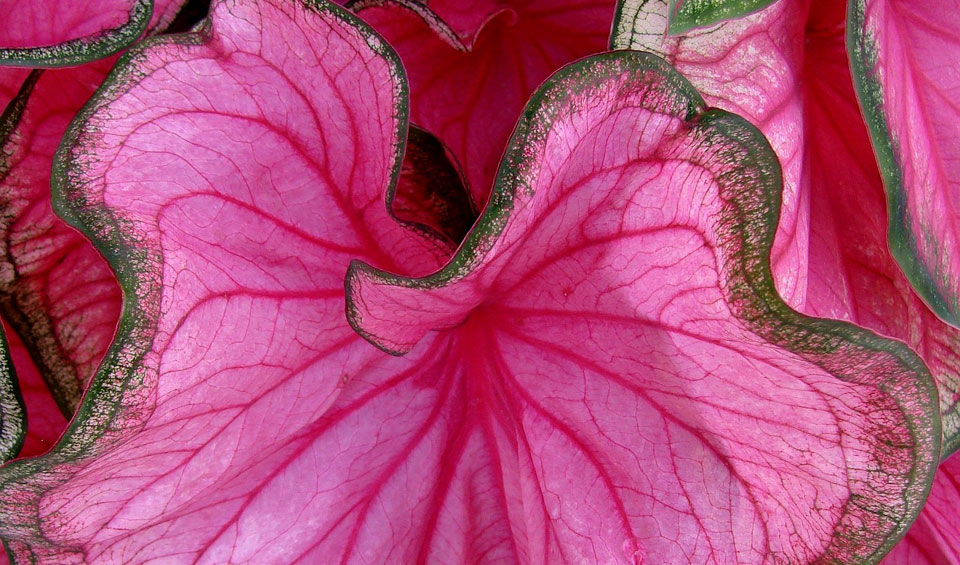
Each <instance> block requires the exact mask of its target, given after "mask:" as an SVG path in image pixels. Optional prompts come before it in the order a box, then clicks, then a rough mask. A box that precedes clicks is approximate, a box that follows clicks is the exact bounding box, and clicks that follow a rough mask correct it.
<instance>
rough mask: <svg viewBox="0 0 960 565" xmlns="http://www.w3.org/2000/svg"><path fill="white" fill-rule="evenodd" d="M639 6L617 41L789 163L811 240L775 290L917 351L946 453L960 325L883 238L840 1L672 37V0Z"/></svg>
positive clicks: (780, 271)
mask: <svg viewBox="0 0 960 565" xmlns="http://www.w3.org/2000/svg"><path fill="white" fill-rule="evenodd" d="M642 8H643V9H641V10H639V11H632V12H631V11H628V10H629V9H630V5H629V4H628V3H624V4H623V8H622V10H621V13H620V15H619V17H618V22H619V23H618V27H617V31H616V33H615V35H614V43H615V44H619V45H620V46H622V47H634V48H647V49H652V50H656V51H659V52H661V53H663V54H664V55H665V56H667V57H668V58H670V59H671V60H672V61H673V62H674V63H675V64H676V66H677V68H678V69H679V70H680V71H681V72H682V73H684V75H685V76H686V77H687V78H689V79H690V80H691V82H692V83H693V84H694V85H696V86H697V87H698V88H700V89H701V90H703V91H704V92H706V93H708V94H707V95H706V97H707V99H708V101H709V102H710V103H711V104H714V105H717V106H719V107H721V108H725V109H729V110H733V111H737V112H740V113H742V115H744V117H746V118H747V119H749V120H751V121H752V122H753V123H755V124H757V125H758V127H759V128H760V129H761V131H763V133H764V134H765V135H766V136H767V138H768V139H769V140H770V142H771V145H772V146H773V148H774V150H775V151H776V152H777V155H778V156H779V158H780V161H781V163H783V166H784V169H785V172H784V208H783V210H782V211H781V221H783V220H784V219H785V220H786V222H787V223H786V224H784V223H781V225H780V226H779V227H778V234H777V238H778V240H780V239H781V237H782V238H783V239H784V240H786V239H787V238H788V237H790V236H792V237H794V238H795V241H799V242H802V245H796V246H795V249H797V250H798V252H797V256H798V258H797V259H795V260H792V261H783V260H778V255H777V251H776V250H777V247H776V245H775V246H774V254H773V261H774V263H773V267H774V268H773V273H774V278H775V281H776V285H777V289H778V291H780V293H781V294H782V295H783V296H784V297H785V299H786V301H787V302H788V303H789V304H791V305H792V306H793V307H795V308H797V309H800V310H801V311H804V312H807V313H809V314H812V315H817V316H824V317H831V318H839V319H844V320H848V321H851V322H854V323H857V324H860V325H863V326H866V327H868V328H870V329H873V330H875V331H878V332H880V333H882V334H884V335H888V336H890V337H895V338H897V339H901V340H903V341H905V342H906V343H907V344H908V345H910V346H911V347H912V348H913V349H914V350H915V351H917V352H918V353H919V354H920V355H921V357H923V359H924V360H925V362H926V363H927V364H928V366H929V367H930V370H931V372H932V373H933V375H934V378H935V379H936V381H937V386H938V389H939V392H940V403H941V417H942V420H943V433H944V443H943V449H944V452H943V456H944V457H946V456H947V455H949V454H950V453H953V452H954V451H955V450H956V449H957V448H958V447H960V412H958V407H960V332H958V331H957V330H956V328H953V327H951V326H950V325H948V324H945V323H943V322H942V321H940V320H939V319H938V318H937V317H936V316H935V315H934V314H933V312H931V311H930V309H929V308H927V307H926V305H925V304H924V303H923V301H922V300H921V299H920V297H919V296H917V294H916V293H915V292H914V291H913V289H912V287H911V285H910V283H909V281H908V280H907V279H906V278H905V277H904V276H903V274H902V273H901V272H900V270H899V268H898V267H897V264H896V262H895V261H894V258H893V257H892V255H891V254H890V251H889V249H888V247H887V245H886V229H887V227H886V209H885V202H884V197H883V186H882V181H881V178H880V172H879V170H878V168H877V164H876V161H875V160H874V158H873V155H872V152H871V149H870V142H869V138H868V137H867V132H866V127H865V126H864V124H863V119H862V117H861V116H860V114H859V110H858V108H857V102H856V98H855V95H854V91H853V86H852V79H851V77H850V71H849V70H848V68H847V63H846V60H845V59H844V56H843V51H844V31H843V30H844V7H843V5H842V4H839V3H814V4H813V5H812V7H808V4H807V3H806V2H803V1H797V0H782V1H781V2H778V3H777V4H775V5H774V6H771V7H770V8H769V9H767V10H764V11H763V12H761V13H758V14H755V15H753V16H749V17H747V18H745V19H743V20H738V21H732V22H726V23H724V24H721V25H720V26H718V27H716V28H714V29H711V30H705V31H702V32H694V33H691V34H689V35H687V36H684V37H682V38H676V39H674V38H664V29H665V26H666V14H667V5H666V2H665V1H661V2H653V1H651V2H647V3H646V4H645V5H644V6H643V7H642ZM783 61H786V63H784V62H783ZM758 101H759V103H758ZM791 201H793V202H796V203H797V204H796V205H794V206H792V207H791V205H790V202H791ZM791 224H792V226H791ZM788 230H789V232H790V233H789V235H788V234H787V233H784V232H785V231H788ZM805 232H806V233H805ZM798 268H799V270H795V269H798Z"/></svg>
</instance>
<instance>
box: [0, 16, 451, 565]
mask: <svg viewBox="0 0 960 565" xmlns="http://www.w3.org/2000/svg"><path fill="white" fill-rule="evenodd" d="M151 1H152V0H151ZM296 1H297V2H298V3H299V4H301V5H302V6H304V7H305V8H307V9H308V10H312V11H313V12H316V13H318V14H320V15H329V16H330V17H333V18H336V19H337V20H339V21H340V22H343V23H344V24H345V25H347V26H351V27H353V28H355V29H357V30H358V32H359V34H360V35H361V36H362V37H364V38H365V39H366V42H367V45H368V46H369V47H370V49H371V50H372V51H373V52H374V53H376V54H378V55H379V56H381V57H382V58H383V59H384V60H385V61H386V62H387V65H388V66H389V68H390V69H391V74H392V75H393V78H394V80H393V87H394V89H395V97H396V100H397V106H396V107H395V108H394V111H395V113H396V114H395V119H396V121H397V129H396V132H395V136H396V141H395V143H394V166H393V169H392V171H391V173H390V179H389V190H388V196H389V198H388V199H387V200H386V201H385V205H386V202H388V201H392V196H393V192H394V191H395V190H396V185H397V181H398V178H399V175H400V169H401V166H402V162H403V155H404V152H405V149H406V138H407V128H408V117H409V114H408V107H409V104H408V101H409V91H408V87H407V79H406V74H405V71H404V69H403V65H402V63H401V61H400V57H399V55H397V53H396V52H395V51H394V50H393V48H392V47H390V45H389V44H388V43H387V42H386V41H385V40H384V39H382V38H381V37H380V36H379V35H378V34H377V33H376V32H375V31H374V30H373V29H372V28H371V27H370V26H368V25H367V24H366V23H365V22H363V21H362V20H361V19H359V18H358V17H357V16H355V15H354V14H352V13H350V12H349V11H347V10H345V9H344V8H342V7H340V6H338V5H336V4H334V3H333V2H330V1H327V0H296ZM212 18H213V8H212V7H211V10H210V13H209V14H208V15H207V17H206V18H205V19H204V20H203V21H202V22H201V23H200V24H199V25H198V26H197V27H196V28H195V29H194V30H192V31H190V32H187V33H182V34H175V35H164V36H155V37H150V38H147V39H144V40H142V41H140V42H138V43H136V44H134V45H133V46H132V47H131V48H130V49H129V50H127V51H126V52H125V53H124V54H123V55H121V57H120V58H119V59H118V61H117V63H116V64H115V65H114V67H113V69H112V70H111V71H110V74H109V75H108V76H107V77H106V78H105V79H104V81H103V83H102V84H101V85H100V87H99V88H98V89H97V91H96V92H95V93H94V94H93V95H92V96H91V98H90V100H88V101H87V103H86V104H85V105H84V106H83V108H82V109H81V110H80V111H79V112H78V113H77V114H76V116H74V118H73V120H72V121H71V122H70V125H69V127H68V128H67V131H66V133H65V134H64V136H63V139H62V140H61V142H60V145H59V147H58V149H57V152H56V154H55V155H54V160H53V171H52V177H51V189H52V205H53V209H54V212H56V213H57V215H59V216H60V217H61V218H62V219H63V220H64V221H65V222H67V223H68V224H70V225H71V226H73V227H74V228H76V229H78V230H79V231H80V232H81V233H82V234H83V235H84V236H86V237H87V238H88V239H89V240H90V241H91V242H92V243H93V245H94V247H96V248H97V250H99V251H100V253H101V254H102V255H103V256H104V258H105V259H106V260H107V262H108V264H109V265H110V267H111V269H113V271H114V273H115V274H116V276H117V280H118V282H119V284H120V288H121V290H122V292H123V306H122V310H121V314H120V320H119V322H118V326H117V332H116V335H115V337H114V341H113V343H112V344H111V346H110V348H109V349H108V350H107V353H106V355H105V356H104V359H103V361H102V362H101V364H100V368H99V369H98V370H97V372H96V374H95V375H94V376H93V378H92V379H91V381H90V384H89V387H88V389H87V391H86V393H85V395H84V397H83V401H82V402H81V404H80V406H79V407H78V409H77V413H76V415H75V417H74V418H73V420H71V421H70V423H69V425H68V426H67V428H66V430H65V431H64V433H63V435H62V437H61V439H60V440H59V441H58V442H57V443H56V444H55V445H54V446H53V448H51V450H50V451H49V452H47V453H46V454H45V455H42V456H40V457H34V458H29V459H22V460H16V461H12V462H11V463H10V464H9V465H7V466H5V467H3V468H2V469H0V493H2V492H3V491H4V489H5V488H6V487H7V486H8V485H10V484H16V483H23V482H26V481H29V480H30V479H31V478H32V477H33V476H35V475H41V476H42V475H44V474H46V473H47V471H48V470H49V469H52V468H54V467H56V466H57V465H59V464H63V463H76V462H78V461H82V460H84V459H88V458H92V457H95V456H96V455H97V454H99V453H101V452H103V451H104V450H106V449H109V448H110V447H112V446H114V445H115V444H116V443H117V442H118V441H120V440H122V438H123V436H124V435H125V434H126V433H128V432H130V431H133V430H136V429H138V428H140V427H141V426H142V422H143V421H145V419H146V418H147V417H149V412H146V413H144V412H143V411H142V406H141V404H142V402H143V398H142V391H141V390H140V389H141V388H142V387H143V385H144V381H145V380H147V379H149V378H150V375H149V374H148V373H147V372H146V371H145V370H144V368H143V367H142V366H141V360H142V359H143V358H144V357H145V356H146V355H148V354H149V353H150V347H151V345H152V342H153V337H154V335H155V332H156V321H157V314H156V311H157V309H158V306H159V304H160V290H161V286H162V285H161V282H160V281H161V278H162V273H161V272H160V271H159V268H160V267H159V266H160V265H162V258H161V257H160V254H159V252H158V251H156V250H153V249H151V248H150V246H149V245H148V244H146V243H145V242H144V241H143V238H142V237H141V236H140V235H139V234H138V233H137V231H136V230H135V229H134V227H133V226H132V225H131V224H130V222H128V221H126V220H125V219H124V218H122V217H118V216H117V215H116V214H115V213H114V212H113V211H112V210H110V209H109V208H106V207H104V206H98V205H90V204H88V203H87V202H86V201H85V200H84V199H83V195H82V193H80V192H79V186H80V184H79V183H78V182H77V179H82V177H83V174H82V169H83V167H82V164H81V163H79V162H78V161H77V160H76V159H75V156H74V155H73V154H72V151H73V149H74V148H75V146H79V141H80V139H81V137H83V136H84V135H93V136H96V135H98V134H99V132H97V131H95V130H93V129H90V130H87V129H86V126H87V122H88V120H89V119H90V118H91V117H92V116H93V115H94V114H95V113H96V112H97V111H98V110H99V109H100V108H101V107H103V106H105V105H107V104H109V103H110V102H111V101H112V100H114V99H115V98H117V97H119V96H121V95H123V94H124V93H125V92H126V91H128V90H130V89H131V88H132V87H134V86H135V85H136V84H138V83H139V82H140V79H141V78H143V74H142V73H141V72H140V64H141V63H142V62H143V61H144V60H145V59H146V58H147V56H148V54H149V52H150V51H151V50H152V49H154V48H162V47H165V46H169V45H179V46H185V47H186V46H193V45H203V44H205V43H207V41H208V40H209V38H210V34H211V33H212V25H213V24H212ZM80 157H83V155H81V156H80ZM387 210H388V213H390V215H391V217H393V214H392V212H391V211H390V209H389V208H388V209H387ZM397 222H398V224H400V225H402V226H404V227H408V228H412V229H414V230H416V231H417V232H419V233H421V234H423V235H425V236H427V237H429V238H436V240H437V245H438V248H442V247H443V246H445V245H448V244H447V243H445V238H444V237H443V236H442V235H441V234H439V233H438V232H435V231H434V230H432V229H431V228H429V227H426V226H420V225H419V224H412V223H405V222H401V221H399V220H397ZM448 251H449V250H447V252H448ZM41 480H43V479H41ZM46 480H48V481H49V482H48V483H47V484H46V485H44V486H43V488H37V487H36V485H33V486H31V487H30V488H32V489H33V490H34V492H35V493H36V494H37V495H39V494H41V493H42V492H43V491H46V490H48V489H50V488H53V487H54V486H55V485H57V484H61V483H62V482H63V481H65V480H66V478H65V477H63V476H60V475H57V476H52V475H48V476H47V478H46ZM27 504H28V505H29V504H30V503H29V501H28V503H27ZM28 508H29V506H28ZM3 521H4V522H5V523H4V526H5V529H6V531H7V533H6V534H5V535H4V536H3V537H2V540H3V542H4V545H5V547H6V548H7V549H8V555H10V557H11V563H17V559H16V555H18V554H19V551H21V550H22V551H30V552H31V556H30V557H29V559H28V560H29V561H30V562H31V563H32V562H34V561H35V560H36V558H37V554H36V553H35V552H34V551H33V549H32V548H31V547H29V545H30V544H33V543H40V544H42V546H47V547H52V546H55V545H56V544H55V543H53V542H52V541H50V540H48V539H46V538H45V537H44V535H43V532H42V531H41V529H40V525H39V518H38V516H37V515H36V509H35V508H31V509H30V511H26V509H25V511H22V512H17V513H16V514H14V515H9V514H7V515H4V520H3ZM11 531H13V532H16V535H10V533H9V532H11ZM11 547H16V548H18V551H9V549H10V548H11ZM61 549H62V550H63V551H70V548H61Z"/></svg>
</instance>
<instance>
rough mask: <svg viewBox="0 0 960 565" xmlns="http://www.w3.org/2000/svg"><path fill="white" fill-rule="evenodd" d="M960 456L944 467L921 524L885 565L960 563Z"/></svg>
mask: <svg viewBox="0 0 960 565" xmlns="http://www.w3.org/2000/svg"><path fill="white" fill-rule="evenodd" d="M957 508H960V457H951V458H950V459H948V460H946V461H945V462H944V463H942V464H941V465H940V469H939V470H938V471H937V476H936V478H935V479H934V481H933V488H932V489H931V490H930V496H929V498H927V504H926V505H925V506H924V507H923V511H922V512H921V513H920V516H918V517H917V521H916V522H914V524H913V526H912V527H911V528H910V531H908V532H907V535H906V537H904V539H903V541H901V542H900V543H899V544H897V546H896V547H894V548H893V550H892V551H891V552H890V553H889V554H888V555H887V557H886V558H885V559H884V560H883V561H882V564H883V565H944V564H951V565H952V564H955V563H960V513H958V512H957Z"/></svg>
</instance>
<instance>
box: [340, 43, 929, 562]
mask: <svg viewBox="0 0 960 565" xmlns="http://www.w3.org/2000/svg"><path fill="white" fill-rule="evenodd" d="M504 159H505V160H504V164H503V165H502V167H501V170H500V175H499V177H498V182H497V184H496V186H495V191H494V193H493V194H492V195H491V203H490V205H489V206H488V207H487V209H486V210H485V212H484V214H483V216H481V218H480V220H479V222H478V224H477V226H475V228H474V230H473V231H472V232H471V233H470V234H469V235H468V237H467V239H466V240H465V241H464V243H463V244H462V245H461V248H460V250H459V251H458V253H457V255H456V256H455V257H454V258H453V260H452V261H451V263H450V264H448V265H447V266H446V267H445V268H444V269H443V270H442V271H440V272H438V273H437V274H435V275H432V276H430V277H427V278H423V279H410V278H405V277H397V276H394V275H390V274H388V273H386V272H383V271H380V270H377V269H374V268H372V267H369V266H367V265H365V264H363V263H354V264H353V266H352V268H351V271H350V273H349V274H348V304H349V306H350V309H349V310H348V315H349V316H350V318H351V322H352V323H353V324H354V325H355V326H356V327H357V328H358V330H359V331H360V332H361V333H362V334H363V335H365V336H366V337H368V339H371V340H372V341H374V342H375V343H376V344H377V345H379V346H380V347H382V348H384V349H386V350H388V351H392V352H397V353H399V352H403V351H406V350H408V349H410V348H411V347H412V346H413V344H414V343H416V342H417V340H418V339H420V338H422V337H424V336H426V339H427V340H428V341H429V342H431V343H433V341H432V340H433V339H436V337H435V336H445V335H453V336H458V337H459V338H460V339H461V340H462V342H463V343H464V344H465V347H469V348H470V350H473V351H477V350H479V351H482V352H483V353H482V355H483V356H484V358H485V359H484V360H483V361H478V362H477V363H475V364H474V365H472V366H471V367H470V370H471V371H472V373H473V375H472V378H471V381H472V382H485V383H489V384H488V385H486V386H489V387H491V388H493V387H496V388H495V389H494V391H495V392H491V393H488V395H489V398H490V400H489V401H488V402H489V404H488V405H487V407H488V409H489V410H491V411H492V412H494V413H498V412H500V411H507V410H509V411H510V412H511V414H512V418H510V419H506V418H500V419H499V425H501V426H503V427H504V429H505V430H506V431H505V432H504V435H515V436H516V437H517V438H518V439H517V443H516V447H515V449H516V451H513V450H511V451H506V452H505V453H504V452H503V451H501V455H500V460H501V461H508V460H509V461H519V462H520V464H519V466H518V473H519V476H518V478H516V479H512V480H508V481H505V485H506V489H507V491H506V492H507V495H506V499H507V501H515V500H517V501H519V502H518V504H519V505H520V506H521V507H522V508H523V509H525V513H524V520H525V525H526V527H527V528H529V529H528V530H527V531H526V532H525V535H524V536H523V537H522V539H524V540H525V541H527V545H525V546H524V550H523V553H522V554H523V555H524V556H525V557H527V558H528V559H529V560H530V561H532V562H543V561H550V562H581V561H583V562H600V563H603V562H621V561H628V560H630V559H636V560H637V561H641V560H643V561H644V562H646V561H649V562H651V563H676V562H693V563H703V562H718V563H730V562H761V561H763V560H764V559H770V558H772V557H773V556H776V557H777V558H779V559H783V560H785V561H789V562H811V561H833V560H835V561H840V562H855V561H858V560H865V559H868V558H878V557H879V556H880V555H882V554H883V552H885V551H886V549H887V548H889V547H890V546H891V545H892V544H893V543H894V542H895V541H896V539H897V538H898V537H899V536H900V535H902V534H903V532H904V531H905V529H906V527H907V526H908V524H909V523H910V521H911V520H912V517H913V515H915V512H917V511H918V509H919V505H920V504H921V502H922V493H923V491H924V490H925V485H926V481H927V480H928V479H929V477H930V475H929V474H927V473H931V472H932V470H933V467H932V466H931V464H935V462H936V460H937V455H939V445H938V444H939V441H938V440H939V430H938V429H937V428H938V426H937V418H936V405H935V393H934V392H933V387H932V383H930V382H929V381H927V380H926V378H928V377H926V371H925V369H924V368H923V366H922V364H921V363H920V362H919V360H918V359H916V357H915V356H913V354H912V353H910V352H909V350H908V349H907V348H906V347H903V346H902V345H901V344H896V343H895V342H890V341H886V340H883V339H880V338H877V337H876V336H875V335H873V334H870V333H869V332H865V331H863V330H860V329H859V328H856V327H854V326H850V325H845V324H842V323H834V322H823V321H814V320H811V319H809V318H805V317H802V316H799V315H797V314H796V313H794V312H793V311H791V310H790V309H789V308H787V307H786V306H785V305H784V304H783V303H782V302H781V301H780V300H779V298H777V296H776V293H775V292H774V291H773V285H772V279H771V277H770V272H769V266H768V263H767V262H766V256H767V253H769V250H770V244H771V241H772V238H773V231H774V226H775V218H776V210H777V205H778V204H779V201H778V199H777V194H778V189H779V182H780V177H779V169H778V167H777V166H776V160H775V158H774V157H773V153H772V152H771V151H770V148H769V146H768V145H767V144H766V142H765V141H764V140H763V138H762V137H761V136H760V135H759V133H758V132H757V131H756V130H755V129H753V128H752V127H750V126H749V125H747V124H746V122H744V121H742V120H741V119H739V118H737V117H735V116H733V115H731V114H727V113H725V112H722V111H719V110H707V109H706V105H705V103H704V102H703V101H702V99H700V97H699V96H698V95H697V94H696V93H695V92H694V91H693V90H692V89H691V88H690V86H689V84H688V83H686V82H685V81H684V80H683V79H682V78H680V77H679V75H677V74H675V73H674V72H672V71H670V70H669V69H668V67H667V66H666V65H665V64H664V63H662V62H660V61H659V60H658V59H656V58H654V57H652V56H649V55H645V54H638V53H628V52H623V53H615V54H610V55H607V56H598V57H595V58H593V59H588V60H585V61H584V62H582V63H580V64H577V65H573V66H571V67H567V68H566V69H564V70H563V71H561V73H560V74H559V76H557V77H554V78H553V79H551V80H550V81H548V82H547V83H546V85H545V86H544V87H542V88H541V90H540V91H538V93H537V94H535V95H534V98H533V99H532V101H531V103H530V105H529V106H528V108H527V110H526V111H525V113H524V119H523V120H522V121H521V122H520V124H519V125H518V129H517V132H516V133H515V135H514V137H513V139H512V141H511V144H510V146H508V149H507V153H506V156H505V158H504ZM437 329H441V330H448V331H443V332H441V333H439V334H435V333H433V332H432V330H437ZM466 344H469V346H467V345H466ZM416 347H417V348H420V347H423V344H420V345H417V346H416ZM414 351H419V349H414ZM476 355H480V354H476ZM874 355H876V356H877V357H874ZM867 358H872V360H870V361H867ZM855 360H857V361H855ZM914 371H917V373H914ZM477 386H479V385H477ZM918 401H919V402H918ZM928 402H930V403H933V404H927V403H928ZM499 403H504V404H506V406H505V407H504V408H499ZM927 410H932V413H926V411H927ZM921 422H922V423H921ZM914 425H920V426H921V427H922V428H925V429H926V430H927V431H932V432H933V433H934V435H933V436H927V435H926V433H927V432H922V433H921V434H919V435H916V436H914V435H912V434H913V433H914V430H917V429H918V428H914V427H913V426H914ZM928 426H929V427H928ZM897 430H899V431H897ZM890 432H894V433H895V434H896V435H897V436H898V438H897V439H894V438H893V437H890V436H887V434H888V433H890ZM892 445H897V446H900V448H901V449H904V450H903V451H900V452H899V453H898V454H895V452H894V451H891V446H892ZM907 445H914V446H915V447H913V448H907ZM500 449H501V450H503V449H504V448H503V447H501V448H500ZM930 449H933V451H932V452H930V451H928V450H930ZM814 452H815V453H816V456H815V457H813V458H811V455H812V453H814ZM911 452H912V453H911ZM851 458H852V459H851ZM921 460H923V461H924V462H923V463H920V464H919V467H922V468H926V469H927V470H926V471H925V474H926V478H924V479H922V480H921V481H920V482H918V483H913V481H914V480H915V478H916V475H914V473H915V472H916V471H917V470H918V467H917V464H918V463H919V461H921ZM877 476H884V477H886V479H890V480H891V481H890V482H888V481H887V480H886V479H885V480H884V481H876V480H875V479H876V477H877ZM517 483H519V484H517ZM881 485H882V486H881ZM894 485H899V486H896V487H894ZM887 488H891V490H886V489H887ZM875 489H878V490H875ZM508 508H509V507H508ZM894 508H898V510H896V511H895V514H899V515H901V516H902V518H893V514H888V512H890V511H892V510H893V509H894ZM881 509H882V511H881ZM888 520H889V521H888ZM514 527H515V528H519V526H514ZM518 537H519V536H518ZM530 540H533V541H530Z"/></svg>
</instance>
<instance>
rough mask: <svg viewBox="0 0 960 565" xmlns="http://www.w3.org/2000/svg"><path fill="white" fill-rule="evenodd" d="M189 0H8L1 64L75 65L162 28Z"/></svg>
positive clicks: (0, 18)
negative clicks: (65, 0)
mask: <svg viewBox="0 0 960 565" xmlns="http://www.w3.org/2000/svg"><path fill="white" fill-rule="evenodd" d="M186 1H187V0H101V1H99V2H84V1H79V0H71V1H67V2H64V1H54V0H3V1H2V2H0V65H12V66H18V67H34V68H36V67H40V68H51V67H70V66H74V65H79V64H82V63H86V62H89V61H95V60H97V59H102V58H104V57H107V56H109V55H112V54H114V53H116V52H118V51H120V50H121V49H124V48H126V47H127V46H129V45H130V44H131V43H133V41H134V40H136V39H137V38H138V37H139V36H140V35H142V34H143V32H144V31H162V30H163V29H165V28H166V27H167V25H169V24H170V22H172V21H173V19H174V17H176V15H177V12H178V11H179V10H180V8H181V7H182V6H183V4H184V3H185V2H186Z"/></svg>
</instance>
